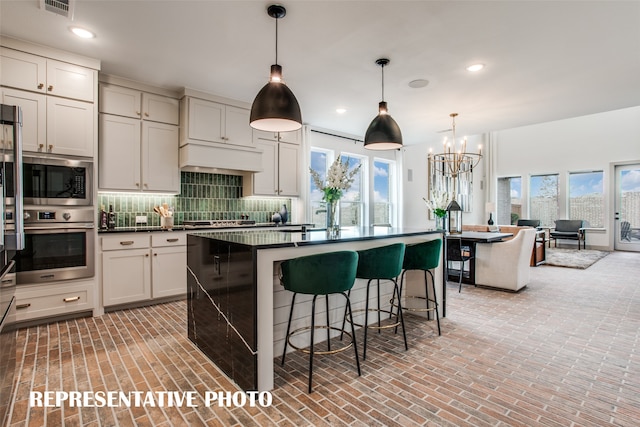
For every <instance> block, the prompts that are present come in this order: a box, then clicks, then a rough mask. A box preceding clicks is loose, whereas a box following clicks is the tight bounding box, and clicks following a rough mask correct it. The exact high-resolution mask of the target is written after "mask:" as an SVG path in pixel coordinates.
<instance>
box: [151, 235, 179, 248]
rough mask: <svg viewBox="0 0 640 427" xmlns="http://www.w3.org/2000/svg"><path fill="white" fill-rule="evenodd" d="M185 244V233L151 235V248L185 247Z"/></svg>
mask: <svg viewBox="0 0 640 427" xmlns="http://www.w3.org/2000/svg"><path fill="white" fill-rule="evenodd" d="M186 244H187V233H176V232H169V231H164V232H162V233H154V234H152V235H151V246H153V247H154V248H158V247H163V246H185V245H186Z"/></svg>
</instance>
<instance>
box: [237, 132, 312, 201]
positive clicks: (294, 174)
mask: <svg viewBox="0 0 640 427" xmlns="http://www.w3.org/2000/svg"><path fill="white" fill-rule="evenodd" d="M255 144H256V147H258V148H260V149H262V172H256V173H253V174H250V175H245V177H244V179H243V183H244V184H243V185H244V191H243V195H244V196H249V195H259V196H286V197H297V196H299V195H300V182H301V179H302V177H301V174H300V165H301V163H300V146H299V145H296V144H288V143H284V142H277V141H276V140H271V139H261V138H260V139H256V140H255Z"/></svg>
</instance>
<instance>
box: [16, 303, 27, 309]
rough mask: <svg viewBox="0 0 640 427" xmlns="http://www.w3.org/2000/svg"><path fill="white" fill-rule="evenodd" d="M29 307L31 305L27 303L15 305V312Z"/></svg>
mask: <svg viewBox="0 0 640 427" xmlns="http://www.w3.org/2000/svg"><path fill="white" fill-rule="evenodd" d="M29 307H31V304H30V303H27V304H17V305H16V310H21V309H23V308H29Z"/></svg>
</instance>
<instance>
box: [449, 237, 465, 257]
mask: <svg viewBox="0 0 640 427" xmlns="http://www.w3.org/2000/svg"><path fill="white" fill-rule="evenodd" d="M469 258H470V256H467V255H465V254H464V250H463V247H462V239H461V238H459V237H449V238H448V239H447V260H449V261H468V260H469Z"/></svg>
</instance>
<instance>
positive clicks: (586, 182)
mask: <svg viewBox="0 0 640 427" xmlns="http://www.w3.org/2000/svg"><path fill="white" fill-rule="evenodd" d="M603 177H604V173H603V172H602V171H590V172H571V173H569V219H582V220H585V221H587V222H588V224H589V225H590V226H592V227H603V226H604V186H603V184H602V180H603Z"/></svg>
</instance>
